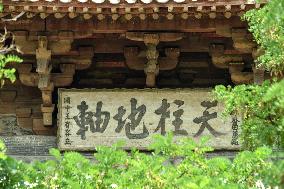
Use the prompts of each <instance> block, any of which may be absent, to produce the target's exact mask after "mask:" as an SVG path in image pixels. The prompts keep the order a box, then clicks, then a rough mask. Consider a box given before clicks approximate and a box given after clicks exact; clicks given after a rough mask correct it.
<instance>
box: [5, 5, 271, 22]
mask: <svg viewBox="0 0 284 189" xmlns="http://www.w3.org/2000/svg"><path fill="white" fill-rule="evenodd" d="M111 1H112V0H110V1H108V2H104V3H94V2H90V1H86V2H85V3H79V2H77V1H70V2H69V3H62V2H60V0H59V1H44V0H39V1H36V2H34V1H20V0H19V1H11V0H4V1H3V6H4V10H3V13H2V14H1V16H2V17H3V16H8V15H12V16H13V15H15V14H17V13H20V12H25V13H26V17H27V18H32V17H34V16H37V15H39V17H40V18H42V19H45V18H47V17H48V16H50V15H54V17H55V18H57V19H60V18H64V17H66V16H68V17H69V18H71V19H73V18H76V17H77V16H79V15H82V17H83V18H84V19H85V20H88V19H91V18H94V17H95V18H97V20H99V21H101V20H104V19H105V18H106V16H108V17H111V18H112V19H113V20H117V19H118V18H119V17H121V16H123V17H124V18H125V19H126V20H131V19H132V18H133V17H135V16H138V17H139V18H140V19H141V20H144V19H146V17H147V16H148V17H151V18H153V19H154V20H157V19H159V17H160V16H163V17H166V18H167V19H168V20H172V19H174V17H175V16H176V15H179V16H180V17H181V18H182V19H188V17H195V18H197V19H200V18H201V17H202V16H203V15H206V16H209V17H210V18H211V19H215V18H216V17H217V16H218V14H222V15H223V16H224V17H225V18H230V17H231V16H232V15H241V14H242V13H243V12H245V11H247V10H250V9H252V8H259V7H260V6H262V5H264V4H265V3H266V2H267V1H266V0H263V1H261V2H260V3H255V2H252V1H248V0H229V1H228V0H214V1H212V0H185V1H184V2H182V3H177V2H179V1H178V0H172V1H168V2H165V3H158V2H157V1H158V0H157V1H155V2H151V3H148V4H145V3H143V0H141V1H137V2H135V3H132V4H130V3H127V2H126V1H123V2H120V3H118V4H112V3H111Z"/></svg>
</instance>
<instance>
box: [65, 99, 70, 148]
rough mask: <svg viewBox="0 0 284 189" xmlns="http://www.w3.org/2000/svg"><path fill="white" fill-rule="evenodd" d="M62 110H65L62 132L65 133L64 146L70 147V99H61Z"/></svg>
mask: <svg viewBox="0 0 284 189" xmlns="http://www.w3.org/2000/svg"><path fill="white" fill-rule="evenodd" d="M63 104H64V105H63V108H64V109H65V115H64V131H63V133H65V142H64V144H65V145H71V144H72V141H71V140H70V138H69V137H70V136H71V129H70V127H71V124H72V122H71V121H70V120H71V117H70V109H71V108H72V107H71V106H70V104H71V98H70V97H64V99H63Z"/></svg>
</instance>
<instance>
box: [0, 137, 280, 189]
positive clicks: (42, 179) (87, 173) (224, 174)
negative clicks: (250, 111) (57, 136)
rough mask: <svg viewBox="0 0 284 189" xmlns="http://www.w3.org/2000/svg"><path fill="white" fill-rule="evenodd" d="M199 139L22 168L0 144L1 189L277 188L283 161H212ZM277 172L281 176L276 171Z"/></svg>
mask: <svg viewBox="0 0 284 189" xmlns="http://www.w3.org/2000/svg"><path fill="white" fill-rule="evenodd" d="M205 141H206V140H204V139H202V141H201V142H200V143H195V142H194V141H193V140H191V139H183V140H181V141H177V142H175V143H174V142H173V135H172V134H168V135H167V136H166V137H162V136H157V137H156V142H155V143H154V144H153V145H151V149H152V150H154V151H153V152H152V154H146V153H141V152H139V151H137V150H135V149H133V150H132V151H131V152H130V153H127V152H126V151H124V150H122V149H121V148H120V145H114V146H112V147H98V148H97V153H95V154H94V156H95V161H90V160H88V159H86V158H85V157H83V156H82V155H80V154H79V153H76V152H66V153H65V154H64V155H61V154H60V152H59V151H58V150H56V149H51V150H50V153H51V154H52V155H53V157H54V159H53V160H49V161H45V162H35V163H32V164H25V163H22V162H19V161H16V160H14V159H12V158H10V157H7V156H6V155H5V153H4V151H3V150H4V149H5V148H4V146H3V145H2V143H1V144H0V147H1V150H2V151H1V152H2V155H1V156H0V170H1V171H0V188H4V189H6V188H13V189H14V188H36V189H44V188H49V189H57V188H67V189H68V188H70V189H71V188H72V189H77V188H78V189H79V188H82V189H91V188H96V189H107V188H110V189H111V188H117V189H127V188H129V189H136V188H137V189H156V188H168V189H171V188H181V189H182V188H185V189H188V188H189V189H195V188H196V189H202V188H206V189H207V188H208V189H211V188H214V189H215V188H217V189H218V188H224V189H227V188H230V189H231V188H232V189H233V188H236V189H237V188H260V186H262V185H263V186H264V187H266V188H268V187H276V186H281V176H282V175H283V169H284V161H283V160H282V161H280V160H279V161H274V162H272V161H270V156H271V150H270V149H268V148H259V149H257V150H256V151H255V152H250V151H245V152H241V153H239V154H238V155H237V156H236V158H235V159H234V160H233V161H230V160H229V159H227V158H223V157H216V158H211V159H208V158H206V157H205V152H208V151H211V150H212V149H211V148H208V147H206V145H205ZM281 171H282V172H281Z"/></svg>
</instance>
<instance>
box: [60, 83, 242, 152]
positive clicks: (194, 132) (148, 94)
mask: <svg viewBox="0 0 284 189" xmlns="http://www.w3.org/2000/svg"><path fill="white" fill-rule="evenodd" d="M210 91H211V90H210V89H174V90H172V89H111V90H109V89H59V103H58V109H59V116H58V118H59V120H58V128H59V129H58V147H59V149H61V150H95V147H96V146H98V145H107V146H109V145H112V144H114V143H116V142H117V141H119V140H124V141H125V146H124V147H125V148H126V149H129V148H131V147H136V148H138V149H147V147H148V145H149V144H150V143H151V142H152V135H153V134H162V135H164V134H166V133H167V132H169V131H172V132H173V133H174V135H175V138H179V137H191V138H193V139H195V140H198V139H200V137H201V136H210V137H211V140H210V142H209V145H211V146H212V147H214V148H215V149H238V148H239V144H238V134H239V133H238V132H239V130H238V125H239V120H238V119H237V118H236V117H232V118H230V119H228V120H226V121H224V120H223V119H222V118H221V113H222V105H221V104H220V103H219V102H217V101H214V100H213V99H212V97H211V92H210Z"/></svg>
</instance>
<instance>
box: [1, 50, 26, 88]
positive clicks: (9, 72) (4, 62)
mask: <svg viewBox="0 0 284 189" xmlns="http://www.w3.org/2000/svg"><path fill="white" fill-rule="evenodd" d="M21 62H22V59H20V58H19V57H18V56H16V55H10V54H8V55H3V54H0V87H2V86H3V85H4V83H5V80H6V79H9V80H10V81H11V82H14V81H15V80H16V76H15V72H16V69H15V68H9V67H7V66H8V64H11V63H21Z"/></svg>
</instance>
